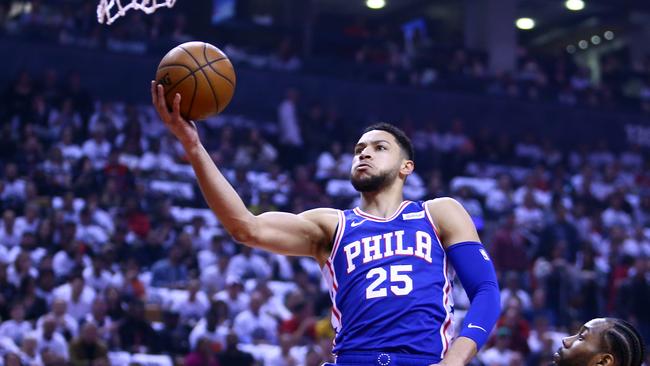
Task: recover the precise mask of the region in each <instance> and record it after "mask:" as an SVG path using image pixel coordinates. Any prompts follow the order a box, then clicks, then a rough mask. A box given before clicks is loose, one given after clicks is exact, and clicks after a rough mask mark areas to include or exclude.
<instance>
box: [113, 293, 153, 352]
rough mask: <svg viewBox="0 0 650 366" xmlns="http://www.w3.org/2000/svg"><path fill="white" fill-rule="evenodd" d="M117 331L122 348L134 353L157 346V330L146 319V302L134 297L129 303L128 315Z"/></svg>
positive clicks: (146, 350)
mask: <svg viewBox="0 0 650 366" xmlns="http://www.w3.org/2000/svg"><path fill="white" fill-rule="evenodd" d="M117 333H118V335H119V345H120V347H121V348H122V349H124V350H128V351H130V352H133V353H147V352H149V351H151V350H153V349H154V348H155V344H156V332H155V331H154V330H153V328H152V327H151V325H150V324H149V322H147V320H146V319H145V314H144V303H142V301H141V300H137V299H133V300H131V301H130V302H129V304H128V310H127V313H126V317H125V318H124V319H123V320H122V321H121V323H120V325H119V327H118V330H117Z"/></svg>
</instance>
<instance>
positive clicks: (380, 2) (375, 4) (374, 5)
mask: <svg viewBox="0 0 650 366" xmlns="http://www.w3.org/2000/svg"><path fill="white" fill-rule="evenodd" d="M366 6H367V7H369V8H370V9H375V10H377V9H381V8H383V7H384V6H386V0H366Z"/></svg>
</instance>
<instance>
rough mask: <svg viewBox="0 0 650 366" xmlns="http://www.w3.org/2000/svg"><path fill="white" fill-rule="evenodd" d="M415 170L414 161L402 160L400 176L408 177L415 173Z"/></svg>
mask: <svg viewBox="0 0 650 366" xmlns="http://www.w3.org/2000/svg"><path fill="white" fill-rule="evenodd" d="M414 169H415V163H414V162H413V160H408V159H404V160H402V166H401V167H400V169H399V172H400V174H402V175H404V176H407V175H410V174H411V173H413V170H414Z"/></svg>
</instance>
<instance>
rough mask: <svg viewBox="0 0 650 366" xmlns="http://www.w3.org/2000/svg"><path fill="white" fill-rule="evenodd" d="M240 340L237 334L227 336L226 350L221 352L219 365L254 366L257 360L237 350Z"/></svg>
mask: <svg viewBox="0 0 650 366" xmlns="http://www.w3.org/2000/svg"><path fill="white" fill-rule="evenodd" d="M238 343H239V339H237V335H236V334H235V333H229V334H228V335H227V336H226V348H225V349H224V350H223V351H221V352H219V354H218V358H219V364H221V365H232V366H253V365H255V359H254V358H253V356H251V355H250V354H249V353H246V352H242V351H240V350H239V349H238V348H237V344H238Z"/></svg>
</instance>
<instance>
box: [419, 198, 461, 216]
mask: <svg viewBox="0 0 650 366" xmlns="http://www.w3.org/2000/svg"><path fill="white" fill-rule="evenodd" d="M425 206H426V208H427V210H428V211H429V213H430V214H432V215H433V214H434V213H438V212H440V211H442V212H444V211H447V210H459V209H461V210H464V208H463V205H461V204H460V202H458V201H456V200H455V199H453V198H451V197H437V198H433V199H430V200H428V201H425Z"/></svg>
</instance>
